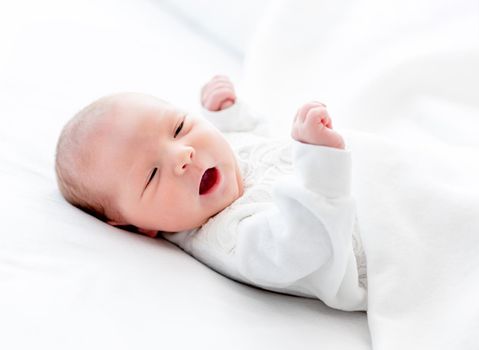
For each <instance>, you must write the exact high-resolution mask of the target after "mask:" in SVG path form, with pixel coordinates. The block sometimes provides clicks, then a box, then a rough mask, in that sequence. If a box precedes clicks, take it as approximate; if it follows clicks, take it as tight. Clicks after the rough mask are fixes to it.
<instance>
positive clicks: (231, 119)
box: [201, 99, 269, 136]
mask: <svg viewBox="0 0 479 350" xmlns="http://www.w3.org/2000/svg"><path fill="white" fill-rule="evenodd" d="M201 112H202V115H203V117H205V118H206V119H207V120H208V121H210V122H211V123H212V124H213V125H214V126H216V127H217V128H218V129H219V130H220V131H222V132H252V133H256V134H259V135H261V136H268V134H269V130H268V122H267V120H266V118H264V117H262V116H260V115H258V114H256V113H254V112H252V111H251V108H250V107H249V106H248V105H247V104H246V103H244V102H243V101H242V100H241V99H237V100H236V102H235V103H234V104H233V105H232V106H231V107H228V108H226V109H223V110H221V111H209V110H207V109H206V108H203V107H202V109H201Z"/></svg>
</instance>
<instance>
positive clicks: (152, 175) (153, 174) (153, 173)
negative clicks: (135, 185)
mask: <svg viewBox="0 0 479 350" xmlns="http://www.w3.org/2000/svg"><path fill="white" fill-rule="evenodd" d="M157 170H158V168H155V169H153V172H152V173H151V176H150V178H149V179H148V182H147V183H146V186H145V189H146V188H147V187H148V185H149V184H150V182H151V181H152V180H153V178H154V177H155V174H156V171H157Z"/></svg>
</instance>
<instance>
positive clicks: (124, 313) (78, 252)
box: [0, 0, 370, 350]
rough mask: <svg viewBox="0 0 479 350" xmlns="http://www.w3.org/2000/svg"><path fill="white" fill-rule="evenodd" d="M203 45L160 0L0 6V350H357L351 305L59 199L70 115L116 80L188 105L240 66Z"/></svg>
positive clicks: (361, 319) (363, 329)
mask: <svg viewBox="0 0 479 350" xmlns="http://www.w3.org/2000/svg"><path fill="white" fill-rule="evenodd" d="M207 5H210V6H211V4H207ZM218 15H224V16H233V15H234V14H232V13H226V12H225V13H222V14H218ZM237 37H238V36H237ZM217 44H218V41H217V40H210V38H208V37H205V36H202V35H200V34H198V33H196V32H195V31H192V30H191V27H190V26H188V25H184V22H182V21H181V19H178V18H176V17H174V16H172V15H171V11H170V12H168V11H167V12H165V11H163V7H162V2H161V1H153V0H140V1H133V0H120V1H113V0H101V1H100V0H96V1H93V0H87V1H85V0H82V1H66V2H65V1H54V0H45V1H41V2H38V1H33V0H23V1H15V2H2V3H1V4H0V125H1V127H0V194H1V200H0V218H1V223H2V229H1V230H0V349H8V350H14V349H33V348H34V349H86V348H88V349H110V348H115V349H158V348H167V349H190V348H195V349H267V348H275V349H291V348H293V347H298V346H299V345H300V347H301V349H317V348H318V347H324V348H330V349H331V348H334V349H351V348H354V349H369V348H370V339H369V333H368V329H367V324H366V319H365V315H364V314H363V313H344V312H338V311H334V310H331V309H329V308H327V307H325V306H324V305H323V304H322V303H320V302H318V301H316V300H308V299H302V298H295V297H289V296H284V295H279V294H275V293H269V292H265V291H261V290H257V289H254V288H252V287H248V286H244V285H241V284H238V283H236V282H233V281H230V280H228V279H226V278H224V277H222V276H220V275H218V274H217V273H215V272H213V271H211V270H210V269H208V268H206V267H205V266H203V265H202V264H200V263H198V262H197V261H195V260H193V259H192V258H191V257H189V256H188V255H186V254H184V253H183V252H181V251H180V250H178V249H177V248H176V247H174V246H172V245H170V244H169V243H167V242H165V241H162V240H151V239H149V238H146V237H142V236H138V235H134V234H131V233H128V232H123V231H120V230H118V229H115V228H112V227H110V226H107V225H105V224H103V223H101V222H98V221H97V220H96V219H93V218H92V217H89V216H88V215H86V214H83V213H82V212H80V211H79V210H76V209H75V208H73V207H71V206H70V205H68V204H67V203H65V202H64V200H63V199H62V198H61V196H60V195H59V193H58V191H57V189H56V185H55V181H54V172H53V154H54V147H55V143H56V139H57V136H58V134H59V132H60V129H61V127H62V126H63V124H64V123H65V122H66V121H67V120H68V119H69V118H70V116H71V115H72V114H73V113H75V112H76V111H77V110H78V109H79V108H81V107H82V106H83V105H84V104H86V103H88V102H89V101H91V100H92V99H94V98H97V97H98V96H101V95H103V94H107V93H111V92H115V91H125V90H128V91H140V92H145V93H151V94H154V95H157V96H161V97H163V98H165V99H168V100H170V101H172V102H174V103H178V104H180V105H182V106H184V107H186V108H190V109H195V108H198V105H197V103H198V93H199V88H200V86H201V84H202V83H203V82H204V81H206V79H208V78H209V77H210V76H211V75H213V74H216V73H225V74H229V75H230V76H231V77H232V78H233V79H234V80H236V81H238V80H239V78H240V76H241V68H242V65H241V61H239V60H238V59H237V58H236V56H233V55H230V54H229V51H228V50H226V49H223V48H222V47H220V46H218V45H217Z"/></svg>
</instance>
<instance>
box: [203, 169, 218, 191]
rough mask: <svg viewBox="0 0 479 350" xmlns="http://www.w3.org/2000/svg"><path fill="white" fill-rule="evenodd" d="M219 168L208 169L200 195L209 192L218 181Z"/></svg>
mask: <svg viewBox="0 0 479 350" xmlns="http://www.w3.org/2000/svg"><path fill="white" fill-rule="evenodd" d="M218 175H219V174H218V169H216V168H209V169H206V171H205V173H204V174H203V177H202V178H201V182H200V195H202V194H206V193H208V192H209V191H210V190H211V189H212V188H213V187H214V186H215V184H216V183H217V182H218Z"/></svg>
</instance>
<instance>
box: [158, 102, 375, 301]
mask: <svg viewBox="0 0 479 350" xmlns="http://www.w3.org/2000/svg"><path fill="white" fill-rule="evenodd" d="M241 111H243V112H241ZM245 111H247V108H246V107H245V106H244V104H241V103H240V102H237V103H236V104H235V105H234V106H233V107H230V108H229V109H226V110H224V111H221V112H209V113H205V115H206V117H207V118H209V119H210V120H211V121H212V122H214V123H216V125H217V126H218V127H220V128H221V129H222V130H223V131H232V130H234V125H238V127H239V129H240V130H243V131H246V130H247V127H250V128H251V129H255V131H254V133H253V134H252V135H248V133H244V132H236V133H234V134H233V135H228V136H227V137H228V138H231V141H230V142H231V143H232V144H234V145H235V148H236V152H237V154H238V160H239V162H240V165H241V172H242V174H243V176H244V181H245V193H244V195H243V196H242V197H240V198H239V199H237V200H236V201H235V202H234V203H233V204H232V205H230V206H229V207H227V208H226V209H224V210H223V211H222V212H220V213H219V214H217V215H216V216H214V217H213V218H211V219H210V220H209V221H208V222H207V223H206V224H205V225H203V226H202V227H201V228H199V229H197V230H193V231H189V232H183V233H177V234H173V235H169V234H168V235H165V237H166V238H167V239H169V240H171V241H173V242H175V243H176V244H178V245H179V246H180V247H182V248H183V249H185V251H187V252H189V253H191V254H192V255H193V256H195V257H196V258H198V259H199V260H201V261H203V262H205V263H206V264H208V265H210V266H211V267H213V268H214V269H215V270H217V271H219V272H221V273H223V274H225V275H227V276H230V277H232V278H234V279H236V280H239V281H243V282H246V283H250V284H254V285H256V286H259V287H262V288H265V289H271V290H275V291H279V292H283V293H290V294H296V295H304V296H309V297H317V298H320V299H321V300H322V301H324V302H325V303H326V304H328V305H329V306H332V307H335V308H338V309H342V310H365V309H366V291H365V289H364V284H360V283H359V279H358V267H357V263H356V256H355V254H354V249H353V230H354V228H355V227H356V226H355V220H356V217H355V206H354V201H353V199H352V198H351V196H350V182H351V176H350V175H351V156H350V153H349V152H348V151H343V150H337V149H333V148H329V147H321V146H314V145H307V144H303V143H300V142H297V141H294V140H281V139H270V138H265V137H262V136H260V135H258V134H257V130H258V129H260V128H261V127H262V125H261V123H259V120H260V119H258V118H256V117H254V116H253V115H252V114H248V113H246V112H245ZM240 112H241V113H240ZM212 115H213V116H214V118H212V117H211V116H212ZM240 144H241V145H240ZM357 242H359V241H357ZM357 242H356V246H357V247H358V249H360V245H359V244H358V243H357Z"/></svg>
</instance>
